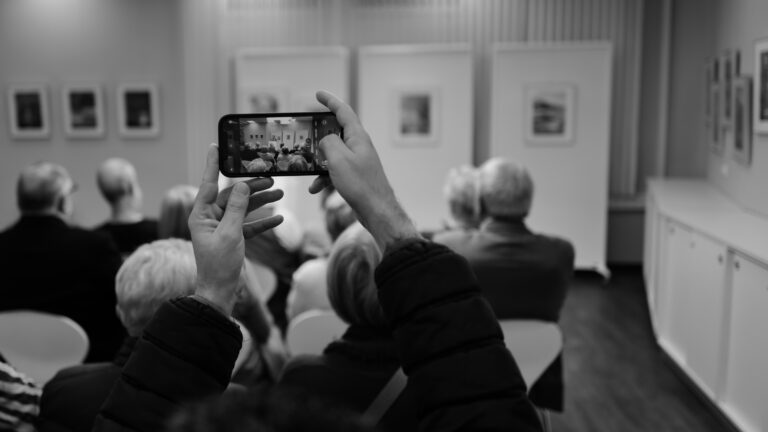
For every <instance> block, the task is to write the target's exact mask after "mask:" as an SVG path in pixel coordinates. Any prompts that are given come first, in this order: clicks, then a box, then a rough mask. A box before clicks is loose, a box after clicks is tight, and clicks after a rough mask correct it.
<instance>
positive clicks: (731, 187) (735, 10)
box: [709, 0, 768, 217]
mask: <svg viewBox="0 0 768 432" xmlns="http://www.w3.org/2000/svg"><path fill="white" fill-rule="evenodd" d="M766 16H768V2H765V1H764V0H719V1H718V2H717V9H716V17H717V21H716V25H715V26H714V29H715V34H716V36H717V39H716V42H715V45H714V50H713V52H714V53H718V54H719V53H721V52H723V51H724V50H727V49H738V50H740V52H741V70H742V71H743V73H746V74H749V75H753V78H754V64H755V63H754V61H755V55H754V49H755V42H756V41H757V40H760V39H765V38H768V27H766V25H765V17H766ZM731 140H732V136H731V135H727V136H726V150H725V152H724V153H723V154H722V155H721V156H720V155H716V154H713V153H710V155H709V178H710V180H711V181H712V182H713V183H714V184H715V185H717V186H718V187H719V188H720V189H721V190H723V191H724V192H725V193H726V194H727V195H729V196H730V197H732V198H733V199H734V200H735V201H736V202H737V203H738V204H740V205H741V206H743V207H745V208H746V209H748V210H751V211H754V212H757V213H759V214H761V215H763V216H766V217H768V194H766V189H765V188H766V185H768V135H765V134H762V135H755V136H754V138H753V144H752V146H753V147H752V163H751V165H750V166H744V165H742V164H739V163H737V162H735V161H734V160H733V151H732V150H733V145H732V143H731Z"/></svg>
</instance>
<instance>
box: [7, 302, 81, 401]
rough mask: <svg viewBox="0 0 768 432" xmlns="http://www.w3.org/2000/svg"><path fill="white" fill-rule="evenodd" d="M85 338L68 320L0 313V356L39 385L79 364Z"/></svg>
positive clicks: (32, 313) (30, 313) (26, 313)
mask: <svg viewBox="0 0 768 432" xmlns="http://www.w3.org/2000/svg"><path fill="white" fill-rule="evenodd" d="M88 345H89V343H88V336H87V335H86V334H85V331H83V329H82V327H80V325H78V324H77V323H76V322H74V321H72V320H71V319H69V318H66V317H63V316H59V315H52V314H48V313H44V312H36V311H26V310H20V311H9V312H2V313H0V353H2V355H3V357H5V358H6V360H8V362H9V363H10V364H11V365H13V367H15V368H16V369H17V370H19V371H20V372H23V373H24V374H26V375H27V376H28V377H30V378H32V379H33V380H35V382H36V383H37V384H38V385H40V386H42V385H43V384H45V383H46V382H47V381H48V380H50V379H51V378H52V377H53V376H54V375H55V374H56V372H58V371H59V370H61V369H62V368H65V367H68V366H74V365H77V364H80V363H82V362H83V359H85V356H86V354H87V353H88Z"/></svg>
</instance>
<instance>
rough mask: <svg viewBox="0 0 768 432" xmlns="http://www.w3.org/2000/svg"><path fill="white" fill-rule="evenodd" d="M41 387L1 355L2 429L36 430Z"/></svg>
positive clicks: (29, 431) (0, 424)
mask: <svg viewBox="0 0 768 432" xmlns="http://www.w3.org/2000/svg"><path fill="white" fill-rule="evenodd" d="M39 412H40V389H39V388H38V387H37V385H36V384H35V383H34V382H33V381H32V380H31V379H30V378H28V377H27V376H25V375H24V374H23V373H21V372H19V371H17V370H16V369H14V368H13V366H11V365H10V364H8V363H7V362H6V361H5V359H4V358H3V356H2V355H0V430H3V431H19V432H27V431H28V432H34V430H35V428H34V424H35V422H36V421H37V415H38V413H39Z"/></svg>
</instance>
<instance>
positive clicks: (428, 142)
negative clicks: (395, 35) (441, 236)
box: [358, 45, 474, 230]
mask: <svg viewBox="0 0 768 432" xmlns="http://www.w3.org/2000/svg"><path fill="white" fill-rule="evenodd" d="M358 61H359V65H358V71H359V89H358V108H359V114H360V118H361V120H362V122H363V124H364V125H365V128H366V129H367V130H368V132H369V134H370V135H371V138H372V139H373V142H374V145H375V146H376V150H377V151H378V153H379V156H380V157H381V161H382V164H383V165H384V170H385V172H386V174H387V177H388V178H389V180H390V182H391V183H392V187H393V189H394V190H395V193H396V194H397V197H398V198H399V200H400V202H401V203H402V205H403V207H404V208H405V210H406V211H407V212H408V214H409V215H410V216H411V217H412V218H413V220H414V222H415V223H416V225H417V226H418V228H419V229H420V230H437V229H440V228H442V227H443V225H444V223H445V222H446V221H447V220H449V217H448V205H447V204H446V203H445V199H444V198H443V193H442V190H443V183H444V182H445V178H446V176H447V174H448V171H449V170H450V169H451V168H454V167H457V166H460V165H469V164H471V163H472V132H473V106H474V103H473V101H474V99H473V84H472V51H471V48H470V46H469V45H407V46H406V45H397V46H367V47H361V48H360V51H359V58H358Z"/></svg>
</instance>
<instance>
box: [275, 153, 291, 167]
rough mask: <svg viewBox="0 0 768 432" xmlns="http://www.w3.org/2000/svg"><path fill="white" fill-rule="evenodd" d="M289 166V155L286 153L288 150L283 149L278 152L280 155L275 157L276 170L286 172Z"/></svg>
mask: <svg viewBox="0 0 768 432" xmlns="http://www.w3.org/2000/svg"><path fill="white" fill-rule="evenodd" d="M290 164H291V155H290V153H288V148H287V147H283V148H282V150H280V155H278V156H277V170H278V171H288V165H290Z"/></svg>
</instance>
